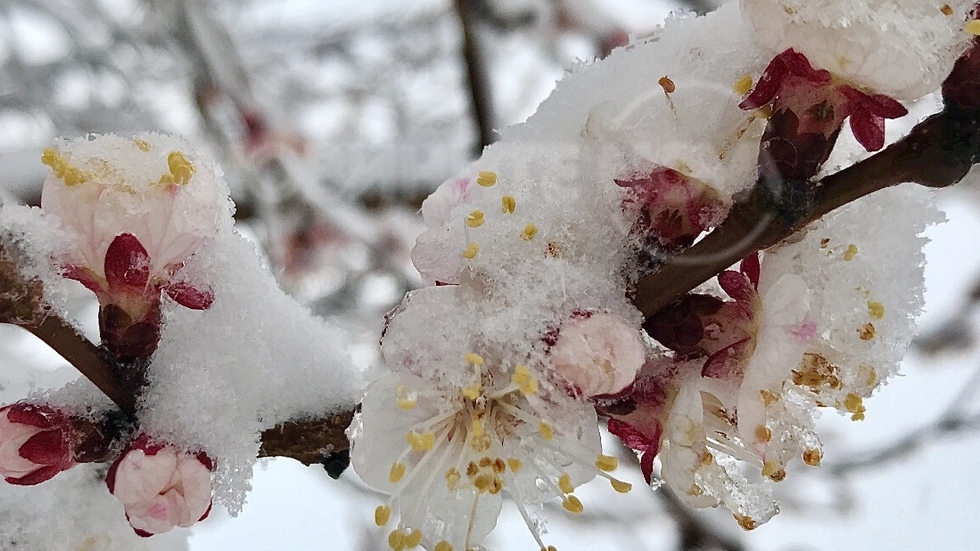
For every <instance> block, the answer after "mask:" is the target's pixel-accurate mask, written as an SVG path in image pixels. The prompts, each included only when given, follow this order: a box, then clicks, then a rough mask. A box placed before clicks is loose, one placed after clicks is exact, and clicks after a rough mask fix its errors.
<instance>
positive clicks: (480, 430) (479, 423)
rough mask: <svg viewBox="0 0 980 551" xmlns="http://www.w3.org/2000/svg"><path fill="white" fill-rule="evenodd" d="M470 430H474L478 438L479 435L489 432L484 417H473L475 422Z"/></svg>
mask: <svg viewBox="0 0 980 551" xmlns="http://www.w3.org/2000/svg"><path fill="white" fill-rule="evenodd" d="M470 432H472V433H473V436H474V437H476V438H479V437H481V436H483V435H484V434H486V433H487V430H486V428H485V427H484V426H483V420H482V419H473V424H472V425H471V429H470Z"/></svg>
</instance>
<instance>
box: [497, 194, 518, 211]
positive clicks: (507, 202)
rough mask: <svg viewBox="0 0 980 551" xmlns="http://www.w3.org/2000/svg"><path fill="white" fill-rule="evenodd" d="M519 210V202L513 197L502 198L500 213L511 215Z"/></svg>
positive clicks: (505, 196)
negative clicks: (515, 210)
mask: <svg viewBox="0 0 980 551" xmlns="http://www.w3.org/2000/svg"><path fill="white" fill-rule="evenodd" d="M516 208H517V200H516V199H514V196H513V195H504V196H503V197H501V198H500V212H502V213H504V214H511V213H513V212H514V209H516Z"/></svg>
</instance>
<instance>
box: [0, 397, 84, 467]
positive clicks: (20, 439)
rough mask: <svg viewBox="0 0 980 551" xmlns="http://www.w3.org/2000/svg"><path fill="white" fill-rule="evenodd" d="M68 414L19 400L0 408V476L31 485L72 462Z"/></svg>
mask: <svg viewBox="0 0 980 551" xmlns="http://www.w3.org/2000/svg"><path fill="white" fill-rule="evenodd" d="M73 442H74V432H73V430H72V428H71V424H70V423H69V420H68V417H67V416H65V415H64V414H62V413H61V412H59V411H57V410H55V409H52V408H50V407H47V406H41V405H34V404H28V403H24V402H18V403H16V404H11V405H8V406H4V407H3V408H0V476H3V478H4V480H6V481H7V482H9V483H11V484H19V485H25V486H26V485H33V484H39V483H41V482H44V481H45V480H49V479H51V478H53V477H54V475H56V474H58V473H60V472H61V471H64V470H67V469H68V468H70V467H72V466H73V465H74V464H75V461H74V459H73V452H72V447H73Z"/></svg>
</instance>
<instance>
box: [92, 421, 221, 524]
mask: <svg viewBox="0 0 980 551" xmlns="http://www.w3.org/2000/svg"><path fill="white" fill-rule="evenodd" d="M213 467H214V464H213V462H212V461H211V458H209V457H208V456H207V455H206V454H204V453H203V452H202V453H197V454H191V453H186V452H181V451H178V450H177V449H175V448H173V447H172V446H169V445H166V444H162V443H158V442H155V441H153V440H151V439H150V438H149V437H147V436H146V435H141V436H139V437H137V438H136V439H135V440H133V442H131V443H130V445H129V447H128V448H127V449H126V451H125V452H124V453H123V454H122V456H120V457H119V459H117V460H116V462H115V463H113V464H112V466H111V467H110V468H109V472H108V474H107V475H106V485H107V486H108V487H109V491H110V492H111V493H112V494H113V495H115V496H116V497H117V498H118V499H119V501H121V502H122V503H123V506H125V508H126V519H127V520H128V521H129V524H130V525H131V526H132V527H133V530H135V531H136V533H137V534H138V535H140V536H143V537H149V536H152V535H154V534H160V533H163V532H169V531H170V530H171V529H173V528H174V527H175V526H182V527H186V526H190V525H192V524H194V523H195V522H199V521H202V520H204V519H205V518H207V516H208V514H209V513H210V512H211V470H212V469H213Z"/></svg>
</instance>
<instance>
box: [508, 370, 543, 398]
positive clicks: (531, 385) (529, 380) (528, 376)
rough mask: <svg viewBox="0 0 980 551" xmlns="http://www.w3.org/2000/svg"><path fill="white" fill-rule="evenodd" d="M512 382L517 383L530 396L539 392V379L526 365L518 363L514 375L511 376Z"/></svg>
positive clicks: (523, 392) (522, 391)
mask: <svg viewBox="0 0 980 551" xmlns="http://www.w3.org/2000/svg"><path fill="white" fill-rule="evenodd" d="M510 382H511V383H512V384H514V385H516V386H517V388H518V389H519V390H520V391H521V393H522V394H524V395H525V396H530V395H532V394H535V393H537V392H538V380H537V378H535V377H534V375H533V374H532V373H531V370H530V369H528V368H527V367H526V366H523V365H517V366H516V367H515V368H514V375H512V376H511V378H510Z"/></svg>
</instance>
